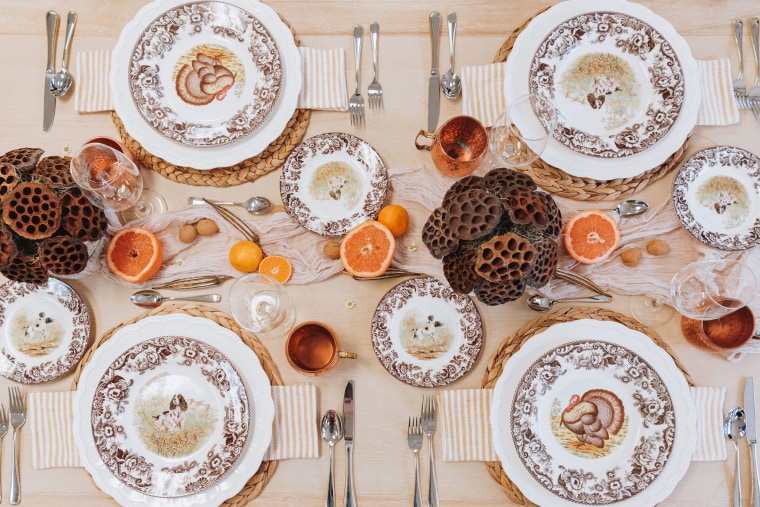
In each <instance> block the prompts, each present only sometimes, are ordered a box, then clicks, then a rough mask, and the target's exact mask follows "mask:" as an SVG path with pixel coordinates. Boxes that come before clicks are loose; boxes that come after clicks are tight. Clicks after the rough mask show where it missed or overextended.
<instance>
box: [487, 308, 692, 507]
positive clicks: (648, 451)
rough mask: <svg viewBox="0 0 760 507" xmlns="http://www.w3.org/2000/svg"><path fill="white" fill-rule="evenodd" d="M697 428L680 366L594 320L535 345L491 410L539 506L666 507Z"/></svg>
mask: <svg viewBox="0 0 760 507" xmlns="http://www.w3.org/2000/svg"><path fill="white" fill-rule="evenodd" d="M584 424H585V426H584ZM696 424H697V415H696V407H695V405H694V401H693V400H692V397H691V394H690V391H689V385H688V383H687V382H686V379H685V378H684V375H683V373H682V372H681V371H680V370H679V369H678V367H677V366H676V364H675V362H674V361H673V358H672V357H670V355H668V354H667V353H666V352H665V351H664V350H663V349H661V348H660V347H658V346H657V345H656V344H655V343H654V342H653V341H652V340H651V338H649V337H648V336H646V335H644V334H642V333H640V332H638V331H635V330H632V329H630V328H628V327H626V326H624V325H622V324H619V323H617V322H612V321H599V320H592V319H583V320H576V321H571V322H563V323H559V324H555V325H553V326H551V327H549V328H548V329H546V330H545V331H543V332H541V333H538V334H536V335H535V336H533V337H531V339H530V340H528V341H527V342H526V343H525V344H523V346H522V347H521V348H520V349H519V350H518V351H517V352H516V353H515V354H514V355H513V356H512V357H511V358H509V360H508V361H507V363H506V364H505V365H504V369H503V371H502V373H501V376H500V377H499V379H498V380H497V382H496V385H495V386H494V393H493V403H492V405H491V428H492V431H493V445H494V450H495V451H496V454H497V456H498V457H499V460H500V461H501V464H502V467H503V468H504V471H505V473H506V474H507V475H508V476H509V478H510V479H511V480H512V482H514V484H515V485H516V486H517V487H518V488H519V489H520V491H521V492H522V493H523V494H524V495H525V497H526V498H528V499H529V500H530V501H532V502H534V503H536V504H538V505H553V506H575V507H577V506H578V505H615V506H620V507H623V506H624V507H629V506H630V507H633V506H639V505H655V504H657V503H658V502H660V501H662V500H664V499H665V498H666V497H667V496H668V495H669V494H670V493H671V492H672V491H673V489H674V488H675V486H676V484H677V483H678V481H679V480H680V479H681V478H682V477H683V475H684V474H685V473H686V470H687V469H688V467H689V463H690V460H691V456H692V453H693V452H694V449H695V446H696V441H697V432H696ZM595 425H596V427H595ZM600 428H604V429H605V430H606V432H601V431H600ZM579 435H581V436H579ZM592 436H593V437H592Z"/></svg>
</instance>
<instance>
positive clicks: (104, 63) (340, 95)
mask: <svg viewBox="0 0 760 507" xmlns="http://www.w3.org/2000/svg"><path fill="white" fill-rule="evenodd" d="M298 50H299V51H300V53H301V62H302V64H303V68H302V70H303V80H304V81H303V87H302V88H301V93H300V95H299V98H298V105H297V107H298V108H299V109H322V110H330V111H347V110H348V95H347V94H346V53H345V50H344V49H343V48H336V49H315V48H304V47H299V48H298ZM74 63H75V65H74V70H73V74H74V81H75V82H76V83H77V85H76V86H75V87H74V88H75V90H76V93H75V95H74V111H76V112H78V113H95V112H99V111H109V110H111V109H113V103H112V101H111V87H110V83H109V80H108V76H109V74H110V72H111V50H98V51H79V52H77V54H76V55H75V59H74Z"/></svg>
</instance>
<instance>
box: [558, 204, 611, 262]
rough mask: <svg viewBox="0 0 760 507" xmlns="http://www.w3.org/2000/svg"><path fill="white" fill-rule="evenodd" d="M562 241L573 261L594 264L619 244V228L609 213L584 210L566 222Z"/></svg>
mask: <svg viewBox="0 0 760 507" xmlns="http://www.w3.org/2000/svg"><path fill="white" fill-rule="evenodd" d="M564 241H565V248H566V249H567V253H569V254H570V256H571V257H572V258H573V259H575V260H576V261H578V262H582V263H583V264H595V263H597V262H601V261H603V260H604V259H606V258H607V257H609V256H610V255H612V252H614V251H615V249H616V248H617V246H618V244H619V243H620V228H619V227H618V224H617V222H616V221H615V219H614V218H613V217H612V215H611V214H610V213H607V212H606V211H600V210H586V211H582V212H580V213H578V214H577V215H575V216H574V217H572V218H571V219H570V220H569V221H568V222H567V225H565V238H564Z"/></svg>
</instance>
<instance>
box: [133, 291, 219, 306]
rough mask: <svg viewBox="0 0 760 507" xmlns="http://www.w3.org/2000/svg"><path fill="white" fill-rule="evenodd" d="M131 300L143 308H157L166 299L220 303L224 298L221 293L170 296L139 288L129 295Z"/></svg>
mask: <svg viewBox="0 0 760 507" xmlns="http://www.w3.org/2000/svg"><path fill="white" fill-rule="evenodd" d="M129 300H130V301H132V302H133V303H134V304H136V305H137V306H142V307H143V308H156V307H157V306H160V305H161V303H163V302H165V301H195V302H196V303H218V302H219V301H221V300H222V296H220V295H219V294H202V295H200V296H183V297H175V298H169V297H166V296H164V295H162V294H161V293H160V292H157V291H155V290H147V289H146V290H138V291H137V292H135V293H134V294H132V295H131V296H130V297H129Z"/></svg>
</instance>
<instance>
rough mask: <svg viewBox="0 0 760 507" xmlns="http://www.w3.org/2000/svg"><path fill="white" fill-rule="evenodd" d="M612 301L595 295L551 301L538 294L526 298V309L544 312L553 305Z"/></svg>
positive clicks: (605, 295) (606, 297) (609, 298)
mask: <svg viewBox="0 0 760 507" xmlns="http://www.w3.org/2000/svg"><path fill="white" fill-rule="evenodd" d="M610 301H612V297H611V296H608V295H607V294H597V295H596V296H589V297H585V298H562V299H552V298H549V297H546V296H542V295H540V294H536V295H534V296H530V297H529V298H528V301H527V302H528V307H529V308H530V309H531V310H536V311H537V312H545V311H548V310H550V309H551V307H552V306H554V304H555V303H608V302H610Z"/></svg>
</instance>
